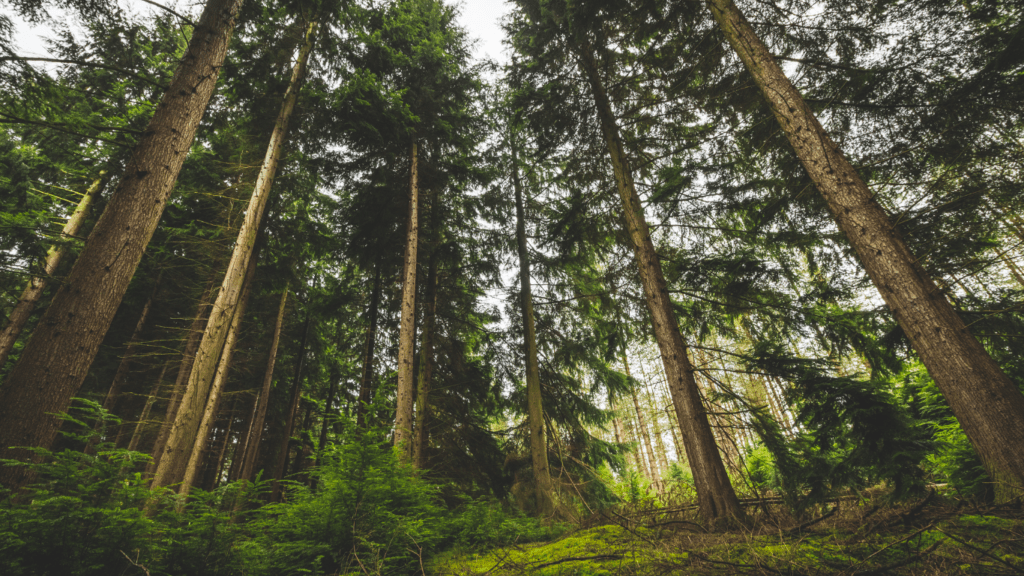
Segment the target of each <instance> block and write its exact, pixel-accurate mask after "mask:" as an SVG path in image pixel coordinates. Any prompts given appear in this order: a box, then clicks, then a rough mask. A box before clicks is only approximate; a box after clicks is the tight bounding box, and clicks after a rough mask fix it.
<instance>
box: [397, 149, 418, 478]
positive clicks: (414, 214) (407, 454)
mask: <svg viewBox="0 0 1024 576" xmlns="http://www.w3.org/2000/svg"><path fill="white" fill-rule="evenodd" d="M409 160H410V162H411V169H410V176H409V219H408V223H407V226H406V242H405V259H404V264H403V269H402V319H401V324H400V328H399V334H398V405H397V407H396V409H395V447H397V448H398V454H399V456H400V457H401V458H402V460H404V461H406V462H408V461H409V459H410V458H411V456H412V407H413V394H414V393H415V382H414V378H415V372H414V368H415V366H414V352H415V346H416V342H415V340H416V253H417V248H418V245H419V236H420V223H419V196H420V195H419V182H418V178H419V169H418V166H417V162H418V158H417V147H416V142H415V141H414V142H413V143H412V146H411V147H410V149H409Z"/></svg>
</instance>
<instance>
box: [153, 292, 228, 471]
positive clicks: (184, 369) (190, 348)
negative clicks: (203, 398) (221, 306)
mask: <svg viewBox="0 0 1024 576" xmlns="http://www.w3.org/2000/svg"><path fill="white" fill-rule="evenodd" d="M212 294H213V281H210V283H209V284H208V285H207V286H206V290H204V291H203V295H202V296H200V297H199V309H198V310H196V315H195V318H194V319H193V320H192V325H191V326H189V332H188V337H187V338H186V339H185V350H184V353H183V354H182V357H181V366H179V367H178V376H177V378H175V380H174V386H173V387H172V388H171V395H170V397H169V398H168V400H167V409H166V410H165V411H164V419H163V422H162V423H161V424H160V431H159V432H158V433H157V436H156V441H155V442H154V443H153V451H152V452H150V454H151V455H152V456H153V460H151V461H150V463H149V464H148V465H147V466H146V474H147V475H151V474H153V473H154V472H156V468H157V466H159V464H160V457H161V456H163V453H164V445H165V444H166V443H167V437H168V436H170V434H171V425H172V424H174V417H175V415H177V413H178V407H179V406H180V405H181V395H182V394H183V393H184V392H185V383H186V382H188V375H189V374H191V373H192V363H193V362H195V359H196V350H198V349H199V341H200V339H201V338H202V336H203V329H204V327H205V326H206V320H207V314H208V313H209V302H210V296H211V295H212Z"/></svg>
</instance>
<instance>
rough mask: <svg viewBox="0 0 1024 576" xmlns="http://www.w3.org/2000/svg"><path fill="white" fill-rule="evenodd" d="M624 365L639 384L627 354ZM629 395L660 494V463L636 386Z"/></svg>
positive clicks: (649, 467) (653, 478)
mask: <svg viewBox="0 0 1024 576" xmlns="http://www.w3.org/2000/svg"><path fill="white" fill-rule="evenodd" d="M622 365H623V367H624V368H625V369H626V376H627V377H628V378H629V379H630V380H632V381H633V384H639V382H638V381H637V380H635V379H634V378H633V375H632V374H631V373H630V370H629V359H628V358H627V357H626V353H625V352H623V353H622ZM629 395H630V397H631V398H632V399H633V409H634V410H635V411H636V426H637V430H638V431H639V433H640V438H641V439H642V440H643V443H644V448H645V449H646V452H647V469H648V470H650V472H651V476H650V478H651V482H652V483H654V487H655V488H656V489H657V490H658V491H659V492H660V491H661V471H660V470H659V466H658V461H657V459H656V456H655V455H654V448H652V447H651V434H650V432H649V431H648V430H647V421H646V419H645V418H644V412H643V410H642V409H641V408H640V399H639V398H637V395H636V386H630V388H629Z"/></svg>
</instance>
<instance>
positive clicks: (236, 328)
mask: <svg viewBox="0 0 1024 576" xmlns="http://www.w3.org/2000/svg"><path fill="white" fill-rule="evenodd" d="M256 261H257V258H255V257H254V258H252V259H251V260H249V264H248V268H247V270H246V271H245V278H244V279H243V280H242V295H241V299H240V300H239V302H238V307H237V308H235V316H234V317H233V318H232V319H231V328H230V330H228V335H227V338H226V339H225V340H224V351H223V353H222V354H221V357H220V363H219V364H218V366H217V373H216V374H215V375H214V377H213V385H212V386H211V387H210V395H209V397H208V398H207V399H206V406H205V407H204V408H203V416H202V420H201V421H200V422H199V429H198V430H197V431H196V439H195V442H194V443H193V445H192V451H191V453H190V454H189V455H188V462H187V464H186V466H185V473H184V475H183V476H182V478H181V488H179V490H178V493H179V494H180V495H182V496H187V495H188V493H189V490H191V489H192V484H193V483H194V482H195V477H196V473H197V472H198V469H199V459H200V457H201V456H202V453H203V449H204V447H205V446H206V443H207V437H209V436H210V431H211V430H212V428H213V424H214V422H215V421H216V418H217V414H218V413H219V410H220V400H221V397H222V395H223V393H224V387H225V386H226V385H227V381H228V373H229V372H230V371H231V360H232V357H233V356H234V353H235V344H236V343H237V342H238V335H239V333H240V332H241V330H242V322H243V321H244V320H245V309H246V307H247V306H248V304H249V296H250V295H251V294H252V280H253V278H254V277H255V276H256Z"/></svg>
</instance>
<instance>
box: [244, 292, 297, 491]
mask: <svg viewBox="0 0 1024 576" xmlns="http://www.w3.org/2000/svg"><path fill="white" fill-rule="evenodd" d="M287 300H288V288H287V287H285V289H284V290H282V291H281V305H280V307H279V308H278V310H277V323H276V324H274V337H273V339H272V340H271V341H270V352H269V353H268V354H267V370H266V372H265V373H264V375H263V389H262V390H260V395H259V397H258V399H257V401H256V410H255V411H254V413H253V414H254V416H253V418H252V422H250V423H249V433H248V435H247V439H246V441H245V454H243V457H242V467H241V471H240V472H239V474H238V479H240V480H252V474H253V471H254V470H253V469H254V468H255V466H256V457H257V455H258V453H259V448H260V439H261V438H262V436H263V423H264V422H265V421H266V419H267V406H268V405H269V404H270V385H271V384H272V383H273V382H274V364H275V363H276V362H277V347H278V345H279V344H280V342H281V327H282V326H283V325H284V309H285V304H286V303H287Z"/></svg>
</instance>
